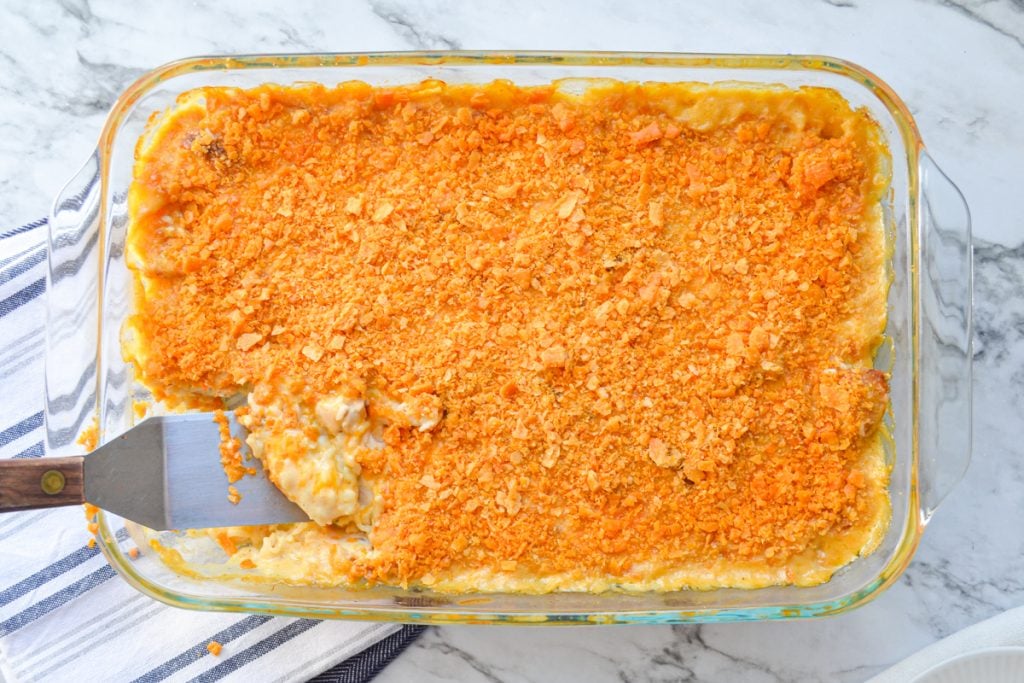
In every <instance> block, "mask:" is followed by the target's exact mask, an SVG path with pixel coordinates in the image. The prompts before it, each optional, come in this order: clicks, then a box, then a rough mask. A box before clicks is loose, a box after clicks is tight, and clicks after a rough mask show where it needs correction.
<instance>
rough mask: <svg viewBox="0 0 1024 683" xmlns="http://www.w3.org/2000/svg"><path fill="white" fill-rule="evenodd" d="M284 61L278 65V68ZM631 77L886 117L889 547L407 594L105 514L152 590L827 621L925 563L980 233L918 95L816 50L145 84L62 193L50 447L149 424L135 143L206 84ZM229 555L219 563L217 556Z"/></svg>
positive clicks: (174, 78)
mask: <svg viewBox="0 0 1024 683" xmlns="http://www.w3.org/2000/svg"><path fill="white" fill-rule="evenodd" d="M270 69H273V70H272V71H270ZM594 77H598V78H600V77H605V78H614V79H616V80H621V81H664V82H678V81H701V82H715V81H723V80H731V81H744V82H753V83H782V84H784V85H789V86H801V85H816V86H825V87H830V88H833V89H835V90H837V91H838V92H839V93H840V94H841V95H843V97H845V98H846V99H847V100H848V101H849V102H850V104H851V105H852V106H854V107H865V108H866V109H867V111H868V112H869V113H870V114H871V116H872V117H873V118H874V119H875V120H876V121H877V122H878V124H879V125H880V127H881V128H882V130H883V133H884V135H885V137H886V139H887V143H888V145H889V150H890V153H891V155H892V160H893V168H892V184H891V187H890V189H889V192H888V197H887V199H886V201H884V202H883V207H882V209H883V212H884V213H885V215H886V223H887V225H886V230H887V240H888V242H889V244H888V246H889V248H890V250H891V252H892V259H891V263H890V268H891V277H892V283H893V284H892V287H891V289H890V292H889V298H888V325H887V328H886V341H885V343H884V344H883V346H882V348H881V350H880V351H879V353H878V354H877V356H876V363H875V366H876V368H878V369H880V370H883V371H889V372H891V410H890V412H889V414H888V415H887V417H886V421H887V428H888V432H889V434H890V435H891V440H890V441H889V442H888V443H887V445H886V458H887V462H888V464H889V465H890V467H891V478H890V488H889V495H890V499H891V502H892V523H891V524H890V527H889V529H888V531H887V533H886V535H885V537H884V538H883V539H882V542H881V544H880V546H879V548H878V550H877V551H876V552H875V553H874V554H872V555H870V556H868V557H865V558H861V559H858V560H856V561H855V562H853V563H852V564H851V565H849V566H848V567H846V568H845V569H843V570H841V571H840V572H838V573H837V574H836V575H835V576H834V577H833V578H832V580H831V581H829V582H828V583H825V584H822V585H820V586H814V587H805V588H795V587H792V586H787V587H774V588H763V589H757V590H753V591H742V590H715V591H707V592H670V593H661V594H634V595H622V594H602V595H588V594H554V595H543V596H527V595H504V594H488V595H483V594H481V595H465V594H461V595H442V594H434V593H431V592H430V591H409V590H400V589H394V588H374V589H370V590H349V589H342V588H310V587H294V586H280V585H276V586H272V587H271V588H270V589H266V588H258V587H253V586H247V585H244V584H226V583H213V582H208V581H201V580H196V579H190V578H187V577H183V576H180V575H178V574H175V573H173V572H171V571H170V570H169V569H167V568H166V567H165V566H164V565H162V564H161V563H160V562H159V561H157V560H156V559H155V558H153V557H151V556H144V557H143V558H140V559H139V560H138V561H134V562H133V561H131V560H130V559H129V557H128V555H127V554H126V553H125V551H124V550H122V549H121V548H120V546H119V544H118V542H117V538H116V530H117V529H118V528H119V527H120V521H119V520H117V519H114V518H111V517H110V516H109V515H101V517H100V524H99V541H100V544H101V547H102V548H103V550H104V553H105V554H106V555H107V557H108V559H109V560H110V561H111V564H112V565H113V566H114V567H115V568H116V569H117V570H118V571H119V572H120V573H122V575H123V576H125V578H126V579H127V580H128V581H129V582H130V583H132V584H133V585H135V586H136V587H137V588H139V589H140V590H142V591H143V592H146V593H147V594H150V595H152V596H153V597H156V598H158V599H161V600H164V601H165V602H169V603H171V604H175V605H179V606H183V607H193V608H199V609H217V610H236V611H237V610H244V611H260V612H268V613H274V614H280V615H286V616H313V617H338V618H345V617H348V618H359V619H387V620H399V621H424V622H433V623H450V622H453V621H456V622H458V621H462V622H474V623H483V622H513V623H535V622H544V623H548V622H556V623H557V622H572V623H614V622H647V623H651V622H654V623H657V622H669V623H677V622H683V621H702V620H703V621H706V620H730V619H758V618H775V617H794V616H817V615H823V614H830V613H835V612H838V611H842V610H844V609H849V608H850V607H853V606H856V605H858V604H862V603H863V602H866V601H867V600H868V599H870V598H871V597H873V596H874V595H877V594H878V592H879V591H880V590H882V589H883V588H884V587H885V586H887V585H889V584H890V583H891V582H892V581H893V580H895V578H896V577H897V576H898V575H899V573H900V572H901V571H902V570H903V569H904V568H905V567H906V565H907V563H908V562H909V559H910V556H911V554H912V552H913V549H914V548H915V547H916V544H917V542H918V541H919V539H920V535H921V532H922V531H923V528H924V525H925V523H926V522H927V520H928V519H929V518H930V516H931V514H932V512H934V509H935V507H936V506H937V505H938V503H939V502H940V501H941V499H942V497H943V496H944V495H945V494H946V493H948V491H949V489H950V487H951V486H952V484H953V483H954V482H955V480H956V479H957V478H959V476H961V475H962V472H963V470H964V468H965V467H966V463H967V460H968V457H969V443H970V414H969V409H970V276H971V271H970V267H971V266H970V258H969V256H970V246H969V245H970V241H969V232H970V229H969V217H968V214H967V210H966V206H965V205H964V203H963V201H962V198H961V197H960V195H959V193H958V192H957V191H956V189H955V187H954V186H953V185H952V184H951V183H950V182H949V181H948V180H947V179H946V178H945V177H944V176H943V175H942V174H941V172H939V171H938V169H937V167H936V166H935V165H934V163H932V162H931V160H930V159H929V158H928V157H927V155H926V154H925V153H924V150H923V146H922V145H921V142H920V139H919V136H918V134H917V132H916V128H915V127H914V124H913V121H912V119H911V118H910V116H909V114H908V112H907V111H906V108H905V107H904V105H902V103H901V102H899V100H898V99H897V98H896V96H895V95H894V94H893V93H892V92H891V91H890V90H889V89H888V87H887V86H885V85H884V84H882V83H880V82H879V81H878V80H877V79H876V78H874V77H873V76H872V75H870V74H868V73H867V72H864V71H863V70H861V69H859V68H857V67H854V66H852V65H848V64H845V63H842V62H838V61H836V60H830V59H824V58H815V57H770V56H763V57H739V56H695V55H686V56H682V55H680V56H672V55H625V54H536V53H526V54H515V55H513V54H498V53H483V54H467V53H445V54H439V53H430V54H428V53H416V54H382V55H297V56H278V57H239V58H208V59H194V60H187V61H184V62H179V63H176V64H172V65H168V66H166V67H163V68H161V69H158V70H156V71H154V72H152V73H150V74H149V75H147V76H145V77H143V78H142V79H140V80H139V81H138V82H137V83H136V84H135V85H133V86H132V87H131V88H129V89H128V90H127V91H126V93H125V94H124V95H123V96H122V98H121V99H120V100H119V101H118V103H117V104H116V105H115V107H114V109H113V111H112V113H111V115H110V117H109V119H108V121H107V125H106V127H105V130H104V133H103V135H102V137H101V142H100V147H99V149H98V150H97V153H96V154H95V155H94V156H93V158H92V159H90V161H89V163H87V164H86V167H85V168H83V170H82V171H81V172H80V173H79V174H78V176H77V177H76V178H75V179H74V180H72V182H71V183H69V185H68V186H67V187H66V188H65V190H64V192H62V194H61V197H59V198H58V200H57V203H56V205H55V208H54V213H53V220H52V221H51V235H50V239H51V243H50V247H51V249H50V258H51V262H50V266H51V269H50V273H51V277H50V285H51V287H52V288H53V289H52V294H51V296H50V312H49V325H48V337H47V340H48V347H47V359H48V363H47V409H46V415H47V434H48V436H47V443H48V448H49V450H50V452H52V453H64V452H69V450H72V449H73V448H74V446H73V439H74V436H75V435H76V434H77V432H78V431H79V429H80V428H81V426H82V425H83V424H84V423H85V422H86V421H87V420H88V419H89V418H93V417H94V418H96V420H97V424H98V426H99V433H100V438H101V439H106V438H110V437H112V436H115V435H116V434H118V433H119V432H121V431H122V430H123V429H125V428H127V427H128V426H130V424H131V422H132V420H133V419H134V415H135V412H134V410H133V405H132V404H133V402H134V401H138V400H145V399H146V398H147V396H146V394H145V393H144V391H143V390H142V389H141V387H140V386H139V385H137V384H136V383H134V381H133V378H132V373H131V371H130V369H129V368H128V366H126V364H125V362H124V361H123V359H122V357H121V345H120V340H119V335H120V330H121V323H122V321H123V320H124V319H125V317H126V316H127V315H128V313H129V307H130V302H131V297H130V291H131V290H130V284H131V278H130V276H129V274H128V271H127V268H126V266H125V259H124V243H125V235H126V229H127V218H128V214H127V203H126V190H127V187H128V184H129V183H130V180H131V168H132V162H133V152H134V145H135V141H136V139H138V137H139V135H140V134H141V133H142V130H143V126H144V124H145V122H146V120H147V118H148V117H149V115H150V114H151V113H152V112H154V111H157V110H162V109H165V108H166V107H168V106H169V105H171V104H172V103H173V101H174V98H175V97H176V96H177V95H178V94H179V93H181V92H183V91H186V90H190V89H192V88H194V87H197V86H200V85H230V86H255V85H259V84H260V83H263V82H268V81H270V82H275V83H283V84H288V83H294V82H299V81H318V82H326V83H334V82H339V81H344V80H352V79H359V80H363V81H366V82H369V83H371V84H375V85H377V84H380V85H394V84H399V83H411V82H417V81H421V80H423V79H425V78H438V79H441V80H444V81H446V82H449V83H460V82H486V81H491V80H494V79H496V78H507V79H509V80H513V81H515V82H516V83H517V84H536V83H546V82H550V81H552V80H555V79H559V78H594ZM213 559H214V558H211V561H213Z"/></svg>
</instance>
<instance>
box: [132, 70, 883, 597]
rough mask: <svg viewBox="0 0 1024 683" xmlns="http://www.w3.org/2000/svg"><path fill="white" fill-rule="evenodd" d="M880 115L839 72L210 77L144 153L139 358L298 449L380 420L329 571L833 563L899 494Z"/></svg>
mask: <svg viewBox="0 0 1024 683" xmlns="http://www.w3.org/2000/svg"><path fill="white" fill-rule="evenodd" d="M880 135H881V134H880V131H879V129H878V127H877V125H876V124H875V123H874V122H873V121H872V120H871V119H870V118H869V117H868V115H867V114H866V113H865V112H862V111H854V110H852V109H851V108H850V106H849V105H848V104H847V103H846V102H845V101H844V100H843V99H842V98H841V97H840V96H839V95H838V94H837V93H835V92H833V91H830V90H825V89H815V88H803V89H799V90H789V89H784V88H753V87H748V88H744V87H736V86H705V85H699V84H644V85H639V84H628V83H605V82H602V83H595V84H593V85H592V86H591V87H589V88H588V89H587V90H586V91H585V93H584V94H583V95H578V96H577V95H570V94H568V93H566V92H562V91H561V90H560V89H559V87H558V86H557V84H553V85H548V86H537V87H517V86H514V85H512V84H510V83H507V82H495V83H491V84H487V85H447V84H445V83H442V82H439V81H425V82H423V83H420V84H416V85H410V86H403V87H393V88H374V87H371V86H369V85H366V84H364V83H358V82H350V83H343V84H341V85H339V86H337V87H336V88H326V87H324V86H320V85H312V84H310V85H296V86H291V87H281V86H274V85H265V86H261V87H259V88H255V89H252V90H240V89H235V88H202V89H199V90H196V91H193V92H190V93H186V94H185V95H183V96H182V97H181V98H180V100H179V103H178V106H177V107H176V108H175V109H173V110H172V111H170V112H169V113H167V114H165V115H164V116H163V117H159V118H157V119H155V120H154V122H153V124H152V125H151V129H150V132H149V134H148V136H147V137H144V139H143V140H142V141H141V142H140V145H139V148H138V150H137V156H138V160H137V164H136V169H135V179H134V183H133V186H132V191H131V194H130V198H129V202H130V208H131V212H132V223H131V230H130V236H129V255H128V258H129V263H130V265H131V267H132V268H133V269H134V271H135V274H136V277H137V278H138V281H139V283H140V286H138V287H137V288H136V300H135V313H134V315H133V316H132V318H131V319H130V321H129V323H128V325H129V327H130V328H131V330H132V332H133V333H134V335H133V336H134V338H135V339H137V340H138V341H137V345H136V346H135V347H130V348H129V349H128V353H129V355H130V356H131V357H132V358H133V360H134V362H135V363H136V365H137V367H138V374H139V375H140V377H141V379H142V381H143V382H144V383H145V384H146V385H147V386H149V387H150V388H151V389H152V391H153V393H154V395H155V396H156V397H157V398H158V399H159V400H161V401H163V402H164V403H166V404H169V405H171V406H172V407H174V406H177V407H179V408H184V407H205V408H224V407H225V405H226V404H227V403H226V402H227V401H229V400H231V399H234V398H235V397H237V396H239V395H245V394H253V395H258V396H259V404H260V406H261V407H260V409H259V410H258V411H256V412H255V413H252V414H249V415H248V417H246V418H245V419H247V420H249V421H250V424H252V425H253V428H259V429H263V430H264V431H267V432H268V433H273V434H275V435H277V437H275V439H276V440H274V441H273V444H275V445H274V448H277V449H278V450H276V451H273V452H274V453H276V454H278V455H275V456H274V457H280V458H282V459H283V461H288V462H293V463H297V464H298V465H301V463H302V462H304V461H305V458H307V457H308V456H307V454H308V453H309V452H310V450H309V449H310V448H311V447H312V446H310V444H313V445H314V446H315V444H316V443H317V442H318V441H317V440H318V439H333V438H341V436H339V437H335V435H342V436H344V435H346V434H348V433H349V432H350V431H351V429H352V427H351V425H352V424H355V423H354V422H352V421H353V420H357V419H365V420H368V421H370V422H371V423H372V424H373V425H377V426H378V427H379V429H378V428H377V427H374V429H377V431H375V432H373V436H374V439H375V441H374V443H373V445H372V447H371V446H370V445H366V444H365V443H364V444H363V445H359V446H355V447H354V448H355V449H356V450H355V451H353V452H354V456H353V458H354V464H352V466H351V467H350V470H351V472H353V473H354V474H353V475H352V476H358V477H359V480H360V481H361V482H363V483H364V484H365V485H368V486H370V487H371V488H372V493H373V503H372V505H373V506H375V507H374V508H373V513H372V524H371V525H370V526H369V528H368V529H364V530H363V531H365V532H366V533H367V538H368V540H369V547H372V552H363V553H361V554H360V553H354V552H353V553H343V552H333V551H332V552H331V553H328V554H326V555H324V556H322V557H321V556H320V555H317V557H318V558H320V559H319V560H318V561H320V562H325V563H327V565H328V566H327V567H321V568H320V569H318V570H316V572H317V573H316V577H317V578H316V580H318V581H322V582H324V581H325V582H331V581H342V582H344V581H358V580H364V581H368V582H371V583H372V582H385V583H391V584H397V585H408V584H409V583H420V584H423V585H435V586H441V585H444V581H445V580H446V577H449V578H450V577H453V576H457V575H459V574H460V573H463V574H467V575H468V574H470V573H473V572H481V571H484V572H496V573H504V574H506V575H508V576H509V577H510V580H512V579H513V578H515V577H545V576H556V575H565V576H570V577H571V576H575V577H579V576H589V575H601V576H607V577H612V578H613V579H615V578H618V579H622V580H625V579H626V578H629V577H633V578H636V577H637V576H638V575H646V574H644V572H648V574H650V576H657V575H658V573H659V572H664V571H665V570H666V568H671V567H681V566H700V567H712V566H714V567H722V566H733V567H745V568H748V569H749V568H752V567H753V568H755V569H756V568H758V567H760V568H767V569H766V571H768V570H770V571H768V573H766V574H765V576H769V577H776V578H770V579H766V580H768V581H769V582H778V581H779V580H780V579H778V578H777V577H784V578H783V579H781V580H782V581H783V582H801V581H803V582H819V581H822V580H825V579H827V577H828V574H830V573H831V571H834V569H835V568H837V567H838V566H841V565H842V564H844V563H845V562H847V561H849V560H850V559H852V557H854V556H855V555H856V554H857V553H858V552H862V551H865V549H869V546H870V543H871V541H870V538H871V534H872V533H874V531H872V530H877V528H878V527H879V525H880V524H884V521H885V515H886V514H887V510H888V508H887V504H886V502H885V501H886V493H885V488H886V476H887V475H886V474H885V469H884V465H883V464H882V462H881V450H880V449H879V448H877V443H878V438H879V436H878V434H879V431H878V426H879V424H880V423H881V420H882V415H883V412H884V410H885V406H886V405H887V401H888V396H887V392H888V388H887V379H886V376H885V375H884V374H883V373H881V372H878V371H875V370H872V369H871V360H872V355H873V352H874V349H875V348H876V346H877V345H878V343H879V342H880V339H881V334H882V329H883V327H884V320H885V291H886V289H885V288H886V281H885V270H884V263H885V253H884V238H883V235H882V225H881V216H880V212H879V202H880V200H881V198H882V196H883V192H884V190H885V188H886V187H887V183H888V177H887V170H886V169H887V167H888V166H887V164H888V162H887V159H886V152H885V148H884V145H883V144H882V142H881V137H880ZM338 397H341V398H338ZM346 397H347V398H346ZM342 399H344V400H342ZM222 418H223V415H222V414H221V415H220V416H219V417H218V422H219V423H220V424H222V428H223V430H224V431H226V430H227V422H226V420H224V421H221V420H222ZM346 425H349V427H346ZM346 430H349V431H346ZM226 443H228V445H227V446H226V447H224V448H222V450H221V456H222V461H223V462H224V464H225V468H226V471H228V472H229V476H231V477H235V476H236V475H237V476H238V477H240V476H241V475H242V474H243V473H244V465H243V464H242V463H241V460H240V457H238V452H237V448H236V445H237V444H231V440H230V438H228V439H227V440H226ZM268 443H270V442H269V441H268ZM332 443H333V442H332ZM346 443H347V442H346ZM269 448H270V446H268V449H269ZM271 450H272V449H271ZM286 470H287V468H284V469H283V470H281V471H286ZM271 471H272V472H273V471H276V470H271ZM287 471H291V470H287ZM282 476H283V475H282ZM289 476H291V475H289ZM291 480H292V481H293V484H292V485H294V486H303V485H308V486H311V485H312V484H310V483H307V484H304V483H303V482H304V481H308V482H312V481H313V479H309V480H304V479H302V478H301V477H298V476H297V475H296V476H292V479H291ZM232 481H237V479H232ZM316 481H321V479H317V480H316ZM323 481H327V480H326V479H324V480H323ZM344 503H345V506H346V507H344V509H346V510H347V509H350V508H353V507H359V506H363V507H362V508H360V509H363V508H366V506H367V505H370V504H369V503H365V501H359V503H358V504H357V503H355V502H353V501H352V500H350V499H346V501H345V502H344ZM339 509H340V508H339ZM366 509H368V508H366ZM353 520H355V518H354V517H353V518H346V517H342V518H338V519H336V520H335V521H334V524H333V525H327V526H316V525H308V529H304V530H303V531H302V538H303V539H306V540H304V541H302V542H304V543H311V542H312V541H310V540H309V539H319V540H320V541H322V542H324V543H328V542H331V543H336V541H332V540H331V539H334V538H335V534H338V533H341V531H345V532H346V533H348V532H351V531H354V530H355V531H358V529H356V528H355V525H356V522H355V521H353ZM360 528H362V527H360ZM339 530H341V531H339ZM259 533H260V534H263V537H265V538H268V539H272V538H276V536H274V534H276V533H282V532H278V531H274V530H269V529H263V530H262V531H260V532H259ZM295 533H296V534H297V533H298V532H295ZM228 540H230V539H228ZM269 542H270V541H269V540H268V543H269ZM296 542H298V541H296ZM232 543H233V542H232ZM830 544H831V545H830ZM256 545H258V544H256ZM232 547H234V546H232ZM831 547H836V548H840V547H841V548H842V552H838V551H837V554H836V556H835V557H833V558H832V559H831V560H830V562H831V564H828V568H827V570H826V571H824V573H822V572H819V573H818V574H816V575H814V576H813V577H811V578H805V579H800V577H799V576H798V575H797V573H796V572H795V571H794V569H793V567H795V566H796V563H798V561H800V560H801V558H804V559H807V558H819V559H820V557H822V556H823V555H822V553H825V552H826V551H827V550H828V549H829V548H831ZM325 552H326V551H325ZM826 554H827V553H826ZM247 557H253V558H257V557H258V556H256V555H252V556H247ZM830 557H831V556H830ZM247 561H249V562H252V560H251V559H249V560H247ZM815 561H817V560H815ZM258 564H259V565H260V566H261V567H262V566H263V565H264V563H263V562H262V561H260V562H258ZM254 566H255V565H254ZM645 568H646V569H645ZM652 568H653V569H652ZM310 571H311V572H312V571H313V570H310ZM751 571H753V570H751ZM566 585H570V586H571V582H569V584H566Z"/></svg>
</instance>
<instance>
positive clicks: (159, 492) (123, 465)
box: [0, 413, 309, 531]
mask: <svg viewBox="0 0 1024 683" xmlns="http://www.w3.org/2000/svg"><path fill="white" fill-rule="evenodd" d="M229 421H230V426H231V432H232V434H233V435H235V436H239V435H242V434H244V430H242V428H241V427H240V426H239V425H238V424H237V423H236V422H235V420H234V416H233V415H231V414H229ZM220 441H221V438H220V431H219V428H218V425H217V424H216V423H215V422H214V421H213V414H212V413H194V414H189V415H172V416H164V417H151V418H148V419H146V420H143V421H142V422H140V423H139V424H138V425H136V426H135V427H133V428H132V429H130V430H129V431H127V432H125V433H124V434H123V435H121V436H119V437H118V438H116V439H114V440H113V441H110V442H109V443H106V444H104V445H102V446H100V447H99V448H97V449H96V450H95V451H93V452H92V453H90V454H89V455H85V456H81V455H80V456H74V457H68V458H34V459H28V458H24V459H17V460H0V512H7V511H13V510H33V509H39V508H49V507H59V506H62V505H74V504H76V503H77V504H80V503H83V502H86V501H88V502H89V503H92V504H93V505H95V506H97V507H100V508H103V509H104V510H108V511H110V512H113V513H114V514H117V515H120V516H121V517H124V518H125V519H130V520H132V521H133V522H138V523H139V524H142V525H144V526H147V527H149V528H151V529H156V530H158V531H162V530H166V529H201V528H207V527H220V526H247V525H256V524H284V523H287V522H308V521H309V516H308V515H307V514H306V513H305V512H303V511H302V509H301V508H299V506H297V505H295V504H294V503H292V502H291V501H290V500H288V499H287V498H285V497H284V494H282V493H281V492H280V491H278V490H277V488H276V487H275V486H274V485H273V484H272V483H271V482H270V480H269V479H267V477H266V475H265V474H264V473H263V470H262V467H261V464H260V462H259V461H258V460H256V459H255V458H253V459H250V460H249V461H248V462H247V463H246V465H247V466H251V467H253V468H255V469H256V470H257V473H256V476H248V475H247V476H245V477H243V478H242V479H241V481H238V482H237V483H235V484H234V486H235V488H236V489H238V492H239V493H241V494H242V499H241V500H240V501H239V502H238V503H237V504H233V503H231V502H230V501H229V500H228V480H227V476H226V475H225V474H224V470H223V469H222V468H221V464H220V451H219V446H220ZM242 441H243V444H244V438H243V439H242Z"/></svg>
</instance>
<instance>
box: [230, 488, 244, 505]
mask: <svg viewBox="0 0 1024 683" xmlns="http://www.w3.org/2000/svg"><path fill="white" fill-rule="evenodd" d="M228 500H229V501H231V504H232V505H238V502H239V501H240V500H242V494H241V493H240V492H239V491H238V489H237V488H235V487H234V486H228Z"/></svg>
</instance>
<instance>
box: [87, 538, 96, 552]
mask: <svg viewBox="0 0 1024 683" xmlns="http://www.w3.org/2000/svg"><path fill="white" fill-rule="evenodd" d="M85 545H86V546H88V547H89V549H90V550H91V549H93V548H95V547H96V538H95V537H93V538H90V539H89V540H88V542H87V543H86V544H85Z"/></svg>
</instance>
